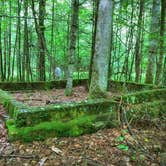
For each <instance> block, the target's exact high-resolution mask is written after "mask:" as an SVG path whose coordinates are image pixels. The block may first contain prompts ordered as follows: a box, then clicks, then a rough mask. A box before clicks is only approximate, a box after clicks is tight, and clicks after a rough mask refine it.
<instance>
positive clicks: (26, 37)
mask: <svg viewBox="0 0 166 166" xmlns="http://www.w3.org/2000/svg"><path fill="white" fill-rule="evenodd" d="M24 16H25V18H24V57H25V64H24V69H25V76H26V81H29V76H30V58H29V44H28V43H29V35H28V33H29V32H28V24H27V16H28V0H24Z"/></svg>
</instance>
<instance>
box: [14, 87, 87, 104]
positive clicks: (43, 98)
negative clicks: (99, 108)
mask: <svg viewBox="0 0 166 166" xmlns="http://www.w3.org/2000/svg"><path fill="white" fill-rule="evenodd" d="M64 94H65V90H64V89H51V90H34V91H26V92H22V91H17V92H12V95H13V96H14V98H15V99H16V100H17V101H21V102H24V103H26V104H28V105H30V106H45V105H47V104H46V102H48V101H50V102H57V103H58V102H59V103H60V102H73V101H82V100H86V99H87V96H88V93H87V91H86V89H85V87H84V86H78V87H74V88H73V94H72V96H65V95H64Z"/></svg>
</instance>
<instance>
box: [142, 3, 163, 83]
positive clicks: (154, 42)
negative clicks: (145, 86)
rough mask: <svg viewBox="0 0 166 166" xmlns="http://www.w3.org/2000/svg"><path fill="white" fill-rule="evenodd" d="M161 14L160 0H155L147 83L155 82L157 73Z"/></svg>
mask: <svg viewBox="0 0 166 166" xmlns="http://www.w3.org/2000/svg"><path fill="white" fill-rule="evenodd" d="M159 15H160V0H153V7H152V20H151V26H150V34H149V35H150V36H149V55H148V66H147V70H146V80H145V82H146V83H150V84H153V80H154V75H155V67H156V66H155V64H156V57H157V51H158V41H159V40H158V35H159V28H158V27H159Z"/></svg>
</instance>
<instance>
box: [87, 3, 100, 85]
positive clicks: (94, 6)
mask: <svg viewBox="0 0 166 166" xmlns="http://www.w3.org/2000/svg"><path fill="white" fill-rule="evenodd" d="M98 6H99V0H94V1H93V18H92V19H93V26H92V47H91V59H90V67H89V85H90V82H91V77H92V64H93V57H94V52H95V37H96V27H97V17H98Z"/></svg>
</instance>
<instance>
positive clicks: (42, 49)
mask: <svg viewBox="0 0 166 166" xmlns="http://www.w3.org/2000/svg"><path fill="white" fill-rule="evenodd" d="M45 5H46V2H45V0H40V1H39V21H37V18H36V11H35V6H34V0H32V12H33V16H34V21H35V29H36V33H37V36H38V49H39V62H38V70H39V80H40V81H45V80H46V76H45V53H46V43H45V36H44V30H45V27H44V17H45Z"/></svg>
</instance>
